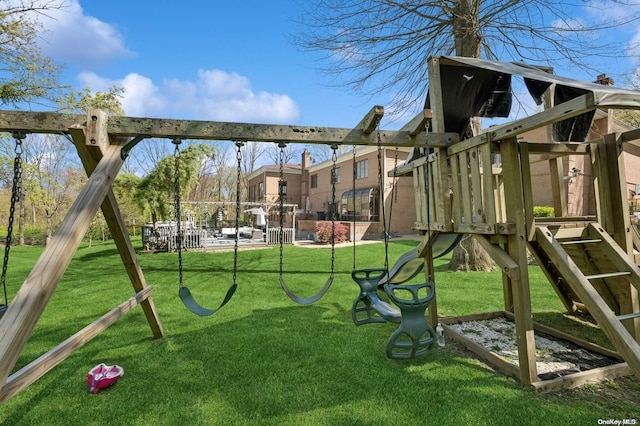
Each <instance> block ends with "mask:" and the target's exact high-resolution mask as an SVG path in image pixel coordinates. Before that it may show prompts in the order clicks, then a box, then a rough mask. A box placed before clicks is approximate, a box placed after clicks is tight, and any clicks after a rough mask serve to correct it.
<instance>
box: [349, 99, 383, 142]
mask: <svg viewBox="0 0 640 426" xmlns="http://www.w3.org/2000/svg"><path fill="white" fill-rule="evenodd" d="M383 116H384V107H382V106H380V105H375V106H374V107H373V108H371V110H370V111H369V112H368V113H367V115H365V116H364V117H363V118H362V120H360V122H359V123H358V124H357V125H356V127H355V128H356V129H359V130H362V133H364V134H365V135H370V134H371V133H373V131H374V130H376V129H377V128H378V124H380V120H381V119H382V117H383Z"/></svg>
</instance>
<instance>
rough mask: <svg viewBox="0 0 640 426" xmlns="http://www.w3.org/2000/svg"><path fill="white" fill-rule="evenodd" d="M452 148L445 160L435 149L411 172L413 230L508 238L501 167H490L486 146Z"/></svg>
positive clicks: (441, 152) (441, 153) (490, 162)
mask: <svg viewBox="0 0 640 426" xmlns="http://www.w3.org/2000/svg"><path fill="white" fill-rule="evenodd" d="M456 148H457V149H452V150H450V151H452V153H451V154H450V155H448V156H447V155H446V150H444V149H442V150H438V151H436V152H434V153H432V154H430V155H429V156H428V157H427V158H426V160H425V163H424V164H423V165H422V166H420V167H417V168H415V169H414V188H415V189H416V190H415V194H416V215H417V218H418V220H417V222H416V228H418V229H425V230H426V229H431V230H434V231H440V232H460V233H480V234H495V233H507V232H508V231H507V230H506V229H507V228H508V227H507V225H506V209H505V205H504V199H505V198H504V195H505V194H504V185H503V178H502V174H501V167H500V166H499V165H494V164H493V162H492V154H491V145H490V143H485V144H480V145H477V146H473V147H470V148H466V149H462V148H458V147H456ZM442 157H444V158H442ZM485 170H489V171H490V173H485Z"/></svg>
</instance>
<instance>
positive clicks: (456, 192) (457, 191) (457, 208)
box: [450, 155, 466, 224]
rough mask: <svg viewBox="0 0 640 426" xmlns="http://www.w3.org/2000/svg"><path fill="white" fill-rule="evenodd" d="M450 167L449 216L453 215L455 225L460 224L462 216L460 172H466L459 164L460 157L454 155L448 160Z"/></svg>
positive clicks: (461, 177) (462, 195)
mask: <svg viewBox="0 0 640 426" xmlns="http://www.w3.org/2000/svg"><path fill="white" fill-rule="evenodd" d="M450 167H451V191H452V197H451V199H452V204H453V205H452V206H451V214H452V215H453V221H454V222H456V224H460V223H461V219H462V217H463V216H464V208H463V201H462V200H463V199H464V194H463V193H462V185H461V183H460V182H461V180H462V179H463V178H464V177H463V175H462V170H466V167H464V166H463V165H461V164H460V155H454V156H452V157H451V158H450Z"/></svg>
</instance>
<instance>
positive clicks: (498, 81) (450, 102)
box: [425, 56, 640, 141]
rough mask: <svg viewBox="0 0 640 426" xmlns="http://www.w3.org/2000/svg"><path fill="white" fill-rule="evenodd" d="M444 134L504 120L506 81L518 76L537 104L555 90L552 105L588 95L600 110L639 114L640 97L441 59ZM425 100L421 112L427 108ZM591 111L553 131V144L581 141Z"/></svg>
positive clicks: (531, 72)
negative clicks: (472, 122) (479, 121)
mask: <svg viewBox="0 0 640 426" xmlns="http://www.w3.org/2000/svg"><path fill="white" fill-rule="evenodd" d="M439 65H440V81H441V87H442V93H443V100H442V103H443V105H442V107H443V111H444V124H445V129H444V131H445V132H456V133H458V134H460V135H461V137H463V138H464V137H465V136H468V127H469V119H470V118H471V117H508V116H509V113H510V111H511V104H512V97H513V95H512V92H511V78H512V76H513V75H517V76H521V77H523V79H524V83H525V85H526V87H527V89H528V91H529V93H530V95H531V96H532V97H533V99H534V100H535V102H536V103H537V104H540V103H541V102H542V95H543V93H544V92H545V91H546V90H547V89H548V88H549V86H550V85H551V84H555V85H556V87H555V91H554V105H559V104H561V103H563V102H566V101H569V100H571V99H574V98H577V97H579V96H582V95H585V94H587V93H591V94H593V99H594V102H595V105H597V106H598V107H600V108H605V109H606V108H634V109H640V92H637V91H633V90H626V89H619V88H614V87H612V86H606V85H602V84H598V83H587V82H583V81H578V80H573V79H570V78H566V77H561V76H557V75H554V74H551V73H549V72H546V71H545V70H543V69H541V68H539V67H534V66H531V65H527V64H524V63H513V62H494V61H485V60H481V59H474V58H463V57H448V56H447V57H440V58H439ZM430 107H431V106H430V99H429V95H427V100H426V103H425V108H430ZM594 113H595V110H592V111H589V112H587V113H585V114H581V115H578V116H576V117H572V118H569V119H566V120H563V121H560V122H558V123H554V125H553V136H554V140H556V141H584V140H585V138H586V136H587V132H588V131H589V127H590V125H591V121H592V119H593V116H594Z"/></svg>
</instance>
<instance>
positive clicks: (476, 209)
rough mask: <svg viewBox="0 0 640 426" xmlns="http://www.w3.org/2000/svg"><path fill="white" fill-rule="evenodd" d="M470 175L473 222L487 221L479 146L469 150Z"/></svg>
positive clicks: (471, 218)
mask: <svg viewBox="0 0 640 426" xmlns="http://www.w3.org/2000/svg"><path fill="white" fill-rule="evenodd" d="M469 165H470V166H471V168H470V170H469V172H470V173H469V175H470V177H471V200H472V203H471V217H470V220H471V223H487V216H486V215H485V211H484V200H483V197H482V195H483V193H482V179H481V178H480V150H479V149H477V148H474V149H472V150H471V151H469Z"/></svg>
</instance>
